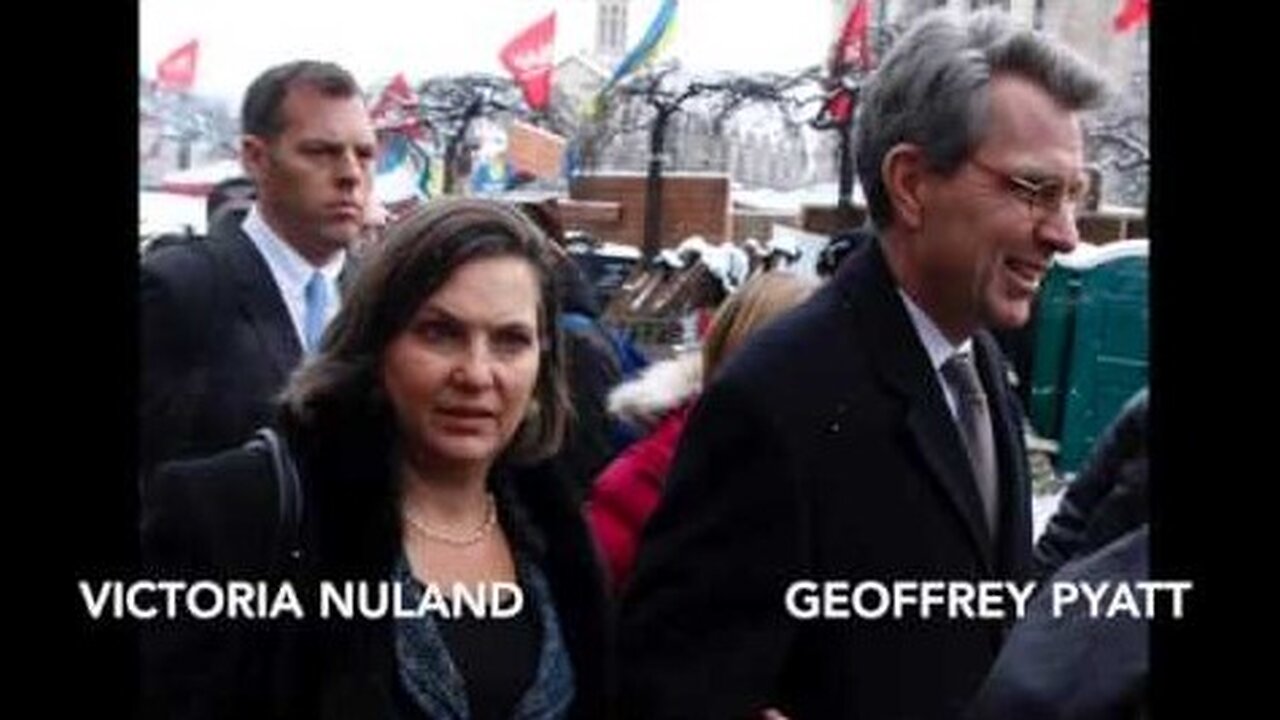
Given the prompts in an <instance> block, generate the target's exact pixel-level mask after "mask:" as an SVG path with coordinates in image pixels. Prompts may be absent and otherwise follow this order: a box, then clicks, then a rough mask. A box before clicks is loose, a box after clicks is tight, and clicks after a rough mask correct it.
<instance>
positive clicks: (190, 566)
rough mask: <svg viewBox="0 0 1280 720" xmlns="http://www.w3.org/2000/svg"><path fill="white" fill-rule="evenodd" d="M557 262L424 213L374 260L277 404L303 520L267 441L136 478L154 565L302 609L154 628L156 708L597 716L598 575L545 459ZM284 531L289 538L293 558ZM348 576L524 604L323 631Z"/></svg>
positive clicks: (556, 352) (503, 214)
mask: <svg viewBox="0 0 1280 720" xmlns="http://www.w3.org/2000/svg"><path fill="white" fill-rule="evenodd" d="M549 268H550V264H549V258H548V255H547V247H546V239H545V237H544V236H543V235H542V233H541V232H540V231H539V230H538V229H537V228H536V227H535V226H534V225H533V224H532V223H531V222H529V220H528V219H526V218H525V217H524V216H523V215H521V214H520V213H519V212H517V211H515V210H513V209H511V208H508V207H506V206H503V205H500V204H496V203H492V202H487V201H482V200H468V199H453V198H450V199H444V200H440V201H436V202H433V203H431V204H429V205H427V206H426V207H425V208H423V209H422V210H420V211H418V212H415V213H414V214H413V215H411V216H409V217H408V218H405V219H404V220H403V221H401V222H399V223H397V224H396V226H394V227H393V228H391V229H390V231H389V233H388V236H387V238H386V240H385V242H384V244H383V246H382V247H380V248H379V249H378V250H377V251H376V252H374V253H372V254H371V255H370V256H369V258H368V259H367V261H366V262H365V264H364V265H363V266H362V268H361V271H360V275H359V276H358V277H357V279H356V281H355V284H354V286H353V287H352V289H351V293H350V295H349V296H348V297H346V298H345V300H344V303H343V306H342V311H341V313H340V314H339V315H338V316H337V318H335V320H334V321H333V323H332V324H331V326H330V327H329V329H328V330H327V332H326V334H325V337H324V340H323V343H322V346H321V349H320V351H319V353H318V354H317V355H316V356H314V357H313V358H311V359H310V361H309V362H307V363H306V364H305V365H304V366H303V367H302V368H300V369H299V370H298V371H297V372H296V373H295V374H294V376H293V377H292V379H291V381H290V383H289V385H288V387H287V388H286V389H285V391H284V393H283V396H282V398H281V406H280V408H281V409H280V415H279V422H278V430H279V434H280V437H281V438H282V439H283V441H284V442H283V444H284V446H285V447H286V448H287V451H286V452H285V454H284V458H285V460H286V461H290V460H291V461H292V462H293V463H294V465H295V466H296V473H297V477H298V480H299V487H298V490H299V493H298V495H300V497H301V500H302V504H301V513H300V515H299V518H300V519H299V520H297V527H296V528H290V527H288V526H287V525H288V521H287V519H285V517H284V513H283V511H282V508H284V507H285V506H284V504H282V503H281V502H280V501H279V500H278V499H277V498H278V497H283V496H284V495H285V493H282V492H277V490H276V487H277V484H278V482H279V479H280V476H281V475H285V474H287V473H282V472H280V471H277V470H274V469H273V462H272V460H273V458H272V455H271V454H270V453H269V452H265V451H263V450H262V449H261V446H260V445H255V444H252V443H251V444H250V445H247V446H245V447H243V448H240V449H236V450H232V451H229V452H225V453H223V454H221V455H217V456H214V457H212V458H208V459H204V460H198V461H191V462H184V463H175V464H172V465H169V466H166V467H164V468H162V469H161V471H160V472H159V473H158V474H157V475H156V476H155V477H154V478H153V479H152V480H151V481H150V482H149V483H148V484H147V485H146V486H145V488H144V491H145V492H144V503H143V540H144V557H145V558H147V560H148V561H149V563H150V565H151V566H152V567H153V568H154V569H156V570H159V571H163V572H165V573H166V576H167V577H173V576H175V575H178V576H187V577H190V576H191V574H192V573H195V574H196V576H197V577H215V578H216V577H224V578H228V579H232V578H245V579H259V578H275V579H287V580H290V581H291V583H292V585H293V586H294V587H296V588H298V590H299V594H300V595H301V596H302V597H303V598H304V601H303V602H302V603H301V604H302V605H303V606H304V607H305V608H306V610H307V615H306V617H305V618H304V619H301V620H286V621H279V620H278V621H263V620H254V621H248V622H244V621H240V622H237V621H234V620H227V621H226V622H217V623H201V622H196V621H189V622H184V623H176V624H175V626H165V627H157V628H153V629H149V630H148V637H147V641H146V642H145V643H144V665H145V670H146V673H145V677H144V691H145V692H146V695H147V700H148V704H149V705H151V706H152V707H153V708H154V709H156V710H158V711H160V712H161V713H162V714H164V715H165V716H173V715H179V716H189V717H195V716H198V717H214V716H219V717H221V716H236V717H242V716H257V715H259V714H265V715H282V716H290V717H294V716H326V717H328V716H333V717H362V718H374V717H430V718H560V717H591V718H594V717H601V716H603V715H604V714H605V709H606V704H605V702H606V701H605V695H606V688H607V687H608V686H609V682H608V676H609V672H608V663H607V658H608V653H607V642H606V629H607V622H606V600H605V594H604V588H603V579H602V575H601V571H600V569H599V567H598V566H597V564H596V560H595V555H594V553H593V549H592V545H591V539H590V536H589V534H588V531H587V528H586V525H585V523H584V521H583V519H582V517H581V515H580V513H579V512H578V511H577V509H576V507H575V504H574V502H573V499H572V495H571V493H570V492H569V488H568V487H567V485H566V484H565V482H564V481H563V480H562V479H561V478H559V477H558V476H557V475H556V474H555V473H553V472H551V471H550V470H549V469H548V468H549V466H548V464H547V463H546V462H545V461H546V460H547V459H548V458H549V457H551V456H552V455H553V454H554V453H555V452H556V451H557V449H558V446H559V444H560V440H561V437H562V435H563V433H564V428H565V424H566V419H567V415H568V412H569V410H568V401H567V396H566V391H565V386H564V380H563V377H562V354H563V351H562V348H561V340H560V336H559V334H558V331H557V327H556V322H555V318H556V315H557V312H558V308H557V303H556V295H555V292H554V289H553V285H552V283H553V280H552V275H551V272H550V269H549ZM285 464H287V462H286V463H285ZM281 487H283V486H281ZM281 536H283V537H284V538H285V541H286V542H288V541H289V539H290V538H292V537H294V536H296V543H295V544H291V545H290V546H289V547H287V548H286V551H285V552H283V553H282V552H280V551H278V550H276V549H275V548H277V547H278V546H279V544H280V542H281V540H280V537H281ZM347 580H353V581H364V582H365V583H366V585H365V587H369V588H375V589H376V588H377V587H379V586H382V587H390V589H391V590H392V591H393V593H394V594H392V595H391V596H392V597H402V598H403V601H402V605H403V606H405V607H408V608H422V607H424V605H423V601H424V598H429V597H430V596H431V593H433V592H435V593H441V594H442V596H443V597H444V599H445V602H444V603H443V605H446V606H452V607H455V608H457V607H460V606H459V605H455V604H453V603H451V602H449V600H450V599H453V600H455V601H456V599H457V598H456V596H457V595H458V594H459V593H460V592H461V591H463V590H466V589H468V588H470V589H471V590H472V596H473V597H478V596H483V595H485V591H484V588H499V587H506V588H513V587H514V588H515V590H513V592H514V593H515V594H517V595H518V596H519V597H522V598H523V602H522V603H521V604H520V610H519V612H518V613H516V614H515V616H514V617H510V618H505V619H498V618H494V617H486V618H479V617H474V616H473V615H474V613H467V612H463V613H458V614H456V615H452V616H450V614H449V613H448V612H443V613H440V612H428V613H425V614H422V616H421V617H408V618H394V617H392V613H383V614H381V615H378V614H377V613H374V614H373V615H374V616H372V617H362V616H360V614H357V617H356V618H354V619H342V620H335V619H333V618H329V619H319V618H317V617H316V612H315V610H316V606H317V605H318V604H319V603H318V601H319V598H318V597H317V595H318V590H317V588H318V587H319V586H320V585H321V583H322V582H323V583H326V584H329V585H331V586H335V587H341V586H342V585H343V583H344V582H345V581H347ZM450 589H452V592H450ZM490 597H492V596H490ZM393 604H394V601H393ZM432 607H436V606H432ZM446 609H447V608H446ZM366 614H367V613H366Z"/></svg>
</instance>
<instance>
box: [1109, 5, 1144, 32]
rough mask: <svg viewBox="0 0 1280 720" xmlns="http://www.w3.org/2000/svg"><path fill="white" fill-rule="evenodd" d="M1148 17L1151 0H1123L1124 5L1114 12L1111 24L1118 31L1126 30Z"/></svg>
mask: <svg viewBox="0 0 1280 720" xmlns="http://www.w3.org/2000/svg"><path fill="white" fill-rule="evenodd" d="M1150 17H1151V0H1124V7H1122V8H1120V12H1118V13H1116V17H1115V20H1113V21H1112V23H1111V26H1112V28H1113V29H1114V30H1115V31H1116V32H1118V33H1122V32H1127V31H1129V30H1132V29H1133V28H1135V27H1137V26H1139V25H1141V24H1142V23H1143V21H1145V20H1147V19H1149V18H1150Z"/></svg>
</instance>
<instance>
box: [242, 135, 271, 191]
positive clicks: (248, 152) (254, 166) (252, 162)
mask: <svg viewBox="0 0 1280 720" xmlns="http://www.w3.org/2000/svg"><path fill="white" fill-rule="evenodd" d="M270 153H271V148H270V147H269V146H268V144H267V141H266V140H264V139H262V138H260V137H258V136H257V135H242V136H241V137H240V164H241V165H243V166H244V172H245V174H246V175H248V176H249V177H251V178H253V180H254V182H255V183H257V182H261V180H262V176H263V175H264V174H265V173H266V169H267V164H268V163H269V162H270V161H271V158H270Z"/></svg>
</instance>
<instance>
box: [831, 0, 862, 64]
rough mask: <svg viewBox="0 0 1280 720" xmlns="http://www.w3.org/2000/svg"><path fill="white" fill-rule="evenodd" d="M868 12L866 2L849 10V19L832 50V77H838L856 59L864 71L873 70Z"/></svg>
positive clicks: (857, 4)
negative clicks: (868, 31)
mask: <svg viewBox="0 0 1280 720" xmlns="http://www.w3.org/2000/svg"><path fill="white" fill-rule="evenodd" d="M869 26H870V24H869V22H868V11H867V2H866V0H857V2H855V3H854V4H853V8H852V9H850V10H849V17H848V18H846V19H845V21H844V29H843V30H841V31H840V37H839V39H837V40H836V44H835V46H834V47H833V48H831V60H830V62H829V63H828V66H829V67H830V69H831V74H832V75H837V74H839V73H841V72H843V71H844V69H845V68H847V67H849V65H851V64H852V63H853V61H854V60H855V59H856V60H857V61H858V67H860V68H862V69H863V70H869V69H870V68H871V44H870V43H868V42H867V28H868V27H869Z"/></svg>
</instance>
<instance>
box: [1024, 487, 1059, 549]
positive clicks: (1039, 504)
mask: <svg viewBox="0 0 1280 720" xmlns="http://www.w3.org/2000/svg"><path fill="white" fill-rule="evenodd" d="M1065 492H1066V488H1063V489H1062V490H1058V491H1057V492H1054V493H1050V494H1047V495H1035V496H1033V497H1032V498H1031V541H1032V542H1035V541H1036V540H1038V539H1039V538H1040V533H1042V532H1044V528H1045V525H1047V524H1048V522H1049V517H1050V516H1052V515H1053V513H1054V511H1056V510H1057V509H1058V503H1060V502H1062V495H1063V493H1065Z"/></svg>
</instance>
